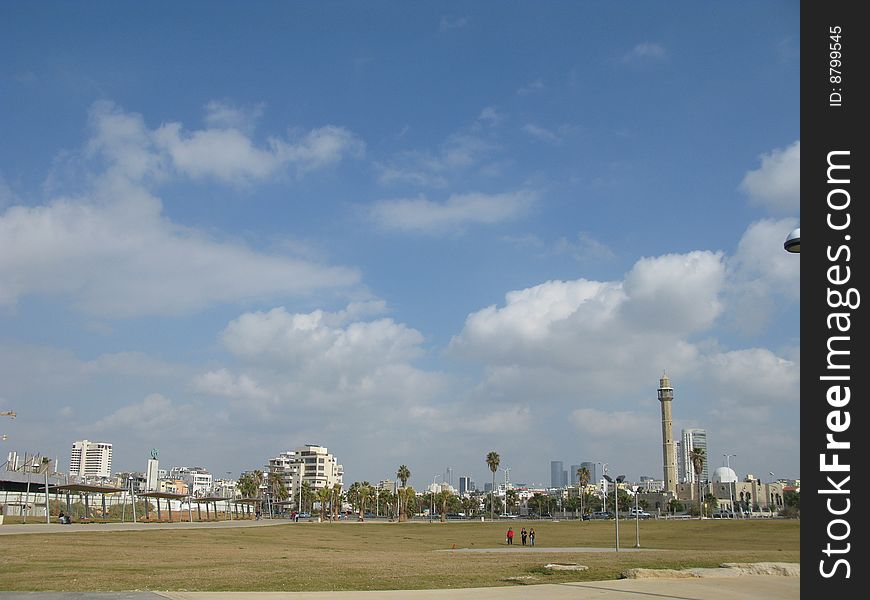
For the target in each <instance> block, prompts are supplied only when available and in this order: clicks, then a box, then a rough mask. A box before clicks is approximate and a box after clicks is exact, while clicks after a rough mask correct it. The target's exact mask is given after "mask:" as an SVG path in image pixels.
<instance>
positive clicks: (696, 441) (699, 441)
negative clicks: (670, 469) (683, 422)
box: [678, 429, 710, 483]
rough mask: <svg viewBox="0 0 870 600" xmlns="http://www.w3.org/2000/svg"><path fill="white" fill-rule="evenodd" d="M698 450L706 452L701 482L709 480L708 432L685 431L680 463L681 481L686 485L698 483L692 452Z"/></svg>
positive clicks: (681, 443) (700, 430)
mask: <svg viewBox="0 0 870 600" xmlns="http://www.w3.org/2000/svg"><path fill="white" fill-rule="evenodd" d="M695 448H698V449H699V450H703V451H704V456H705V457H706V458H705V460H704V470H703V471H701V481H708V480H709V475H708V474H709V469H708V468H707V467H708V465H709V459H710V455H709V454H708V453H707V430H706V429H683V432H682V436H681V440H680V444H679V454H678V462H679V468H680V479H681V480H682V481H683V482H684V483H696V482H697V481H698V480H697V479H696V478H695V468H694V467H693V466H692V450H694V449H695Z"/></svg>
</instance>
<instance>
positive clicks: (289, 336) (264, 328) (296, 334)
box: [221, 307, 423, 373]
mask: <svg viewBox="0 0 870 600" xmlns="http://www.w3.org/2000/svg"><path fill="white" fill-rule="evenodd" d="M352 314H353V311H352V310H351V311H350V312H345V313H343V314H342V313H338V314H336V313H327V312H324V311H322V310H316V311H314V312H311V313H295V314H291V313H288V312H287V311H286V310H285V309H284V308H283V307H280V308H274V309H272V310H270V311H267V312H254V313H245V314H243V315H241V316H240V317H238V318H237V319H235V320H233V321H232V322H230V324H229V325H227V327H226V329H225V330H224V332H223V334H222V336H221V337H222V340H223V343H224V345H225V346H226V347H227V349H229V350H230V352H232V353H233V354H234V355H236V356H238V357H240V358H242V359H244V360H246V361H255V362H256V361H266V362H268V363H270V364H274V365H284V366H285V367H287V368H297V369H316V370H318V371H322V370H324V369H326V370H328V369H340V370H342V372H345V373H348V372H356V373H360V372H364V371H366V370H370V369H374V368H377V367H379V366H381V365H389V364H397V363H398V364H401V363H406V362H408V361H411V360H413V359H414V358H416V357H418V356H419V355H420V354H421V348H420V345H421V344H422V342H423V336H422V335H421V334H420V332H418V331H416V330H414V329H410V328H408V327H407V326H405V325H402V324H400V323H396V322H394V321H393V320H392V319H377V320H374V321H353V322H351V323H347V324H346V325H345V324H342V321H343V320H344V319H345V318H346V317H347V316H348V315H352Z"/></svg>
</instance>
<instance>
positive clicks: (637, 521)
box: [632, 485, 640, 548]
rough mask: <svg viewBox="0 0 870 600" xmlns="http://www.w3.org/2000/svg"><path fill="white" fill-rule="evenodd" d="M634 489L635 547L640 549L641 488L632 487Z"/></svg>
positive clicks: (637, 486)
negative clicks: (639, 502)
mask: <svg viewBox="0 0 870 600" xmlns="http://www.w3.org/2000/svg"><path fill="white" fill-rule="evenodd" d="M632 489H634V547H635V548H640V513H639V512H638V510H637V496H638V493H637V491H638V490H639V489H640V486H639V485H635V486H632Z"/></svg>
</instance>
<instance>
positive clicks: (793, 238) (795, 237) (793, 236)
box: [783, 227, 801, 254]
mask: <svg viewBox="0 0 870 600" xmlns="http://www.w3.org/2000/svg"><path fill="white" fill-rule="evenodd" d="M783 248H785V249H786V250H788V251H789V252H793V253H795V254H800V252H801V228H800V227H798V228H797V229H795V230H794V231H792V232H791V233H790V234H788V237H786V238H785V243H784V244H783Z"/></svg>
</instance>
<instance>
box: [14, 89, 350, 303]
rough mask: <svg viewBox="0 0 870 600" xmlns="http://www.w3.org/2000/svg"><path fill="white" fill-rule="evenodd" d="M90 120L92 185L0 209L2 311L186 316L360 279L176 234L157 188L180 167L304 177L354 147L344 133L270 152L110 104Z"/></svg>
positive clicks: (239, 137) (185, 232)
mask: <svg viewBox="0 0 870 600" xmlns="http://www.w3.org/2000/svg"><path fill="white" fill-rule="evenodd" d="M90 122H91V127H92V131H93V137H92V138H91V139H90V140H89V142H88V143H87V145H86V155H87V156H88V157H91V158H100V159H101V160H102V161H103V163H104V164H103V169H102V170H101V171H99V172H98V173H97V174H96V175H95V176H94V177H92V178H90V179H91V185H90V186H89V188H88V189H87V190H86V191H85V192H83V193H82V194H81V195H79V196H60V197H56V198H54V199H52V200H50V201H49V202H47V203H45V204H42V205H35V206H24V205H14V206H10V207H8V208H7V209H6V210H5V211H4V212H0V280H2V281H3V284H2V285H0V306H7V307H8V306H14V305H15V304H16V303H17V302H18V301H19V299H20V298H21V297H23V296H26V295H29V294H45V295H52V296H63V297H66V298H68V299H69V300H70V302H71V303H72V304H73V305H74V306H75V307H76V308H77V309H78V310H81V311H83V312H87V313H91V314H94V315H100V316H106V317H127V316H133V315H143V314H150V315H153V314H161V315H165V314H180V313H185V312H190V311H195V310H200V309H202V308H205V307H207V306H210V305H213V304H217V303H224V302H238V301H243V300H247V299H250V298H269V297H277V296H284V295H288V294H293V295H299V294H307V293H310V292H312V291H314V290H322V289H338V288H345V289H346V288H348V287H350V286H353V285H355V284H356V283H357V282H358V281H359V273H358V272H357V271H355V270H354V269H349V268H344V267H332V266H328V265H323V264H318V263H316V262H313V261H310V260H304V259H300V258H296V257H294V256H292V255H288V254H279V253H264V252H258V251H255V250H253V249H251V248H250V247H248V246H246V245H244V244H242V243H240V242H238V241H233V240H226V239H220V238H218V237H215V236H213V235H209V234H206V233H205V232H203V231H200V230H197V229H193V228H189V227H183V226H181V225H177V224H175V223H173V222H171V221H170V220H168V219H167V218H166V217H165V216H164V214H163V207H162V202H161V200H160V198H158V197H157V196H155V195H154V194H153V193H152V192H151V191H150V188H149V185H150V184H153V183H154V182H157V181H161V180H163V179H164V178H166V177H169V176H170V175H171V173H173V172H174V170H179V169H180V170H183V171H186V172H188V173H189V174H191V175H202V176H204V175H206V174H212V175H214V176H215V177H218V178H229V179H235V178H237V177H251V176H265V175H267V174H268V173H269V172H272V171H274V170H275V169H276V168H277V167H276V165H277V164H279V163H281V162H282V161H288V160H289V161H291V162H294V163H296V164H297V165H298V168H299V169H302V170H304V169H308V168H311V167H313V166H317V165H323V164H326V163H328V162H330V161H333V160H336V159H337V158H338V157H340V156H341V155H342V154H343V152H344V151H345V150H346V149H347V148H349V147H350V146H352V145H353V143H352V140H351V139H350V138H349V137H348V134H347V133H346V132H343V131H341V130H338V129H335V128H332V127H325V128H321V129H318V130H314V131H312V132H309V133H308V134H307V135H306V136H304V138H303V139H302V140H301V141H300V142H299V143H298V144H295V145H290V144H286V143H283V142H281V143H278V142H276V143H275V144H273V146H272V148H271V150H268V151H264V150H261V149H257V148H255V147H254V146H253V145H252V143H251V141H250V139H249V138H247V137H245V136H244V134H242V133H241V132H240V131H237V130H230V129H223V130H205V131H200V132H195V133H194V134H192V135H190V136H186V137H183V136H182V134H181V130H180V127H178V126H174V125H166V126H163V127H161V128H160V129H159V130H157V131H156V132H152V131H150V130H148V128H147V127H146V126H145V124H144V121H143V119H142V117H141V116H140V115H136V114H131V113H126V112H124V111H121V110H120V109H118V108H117V107H115V106H114V105H112V104H110V103H105V102H103V103H97V104H96V105H95V106H94V107H93V109H92V111H91V116H90ZM161 147H165V148H167V152H161V150H160V148H161ZM219 172H223V175H221V174H219Z"/></svg>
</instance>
